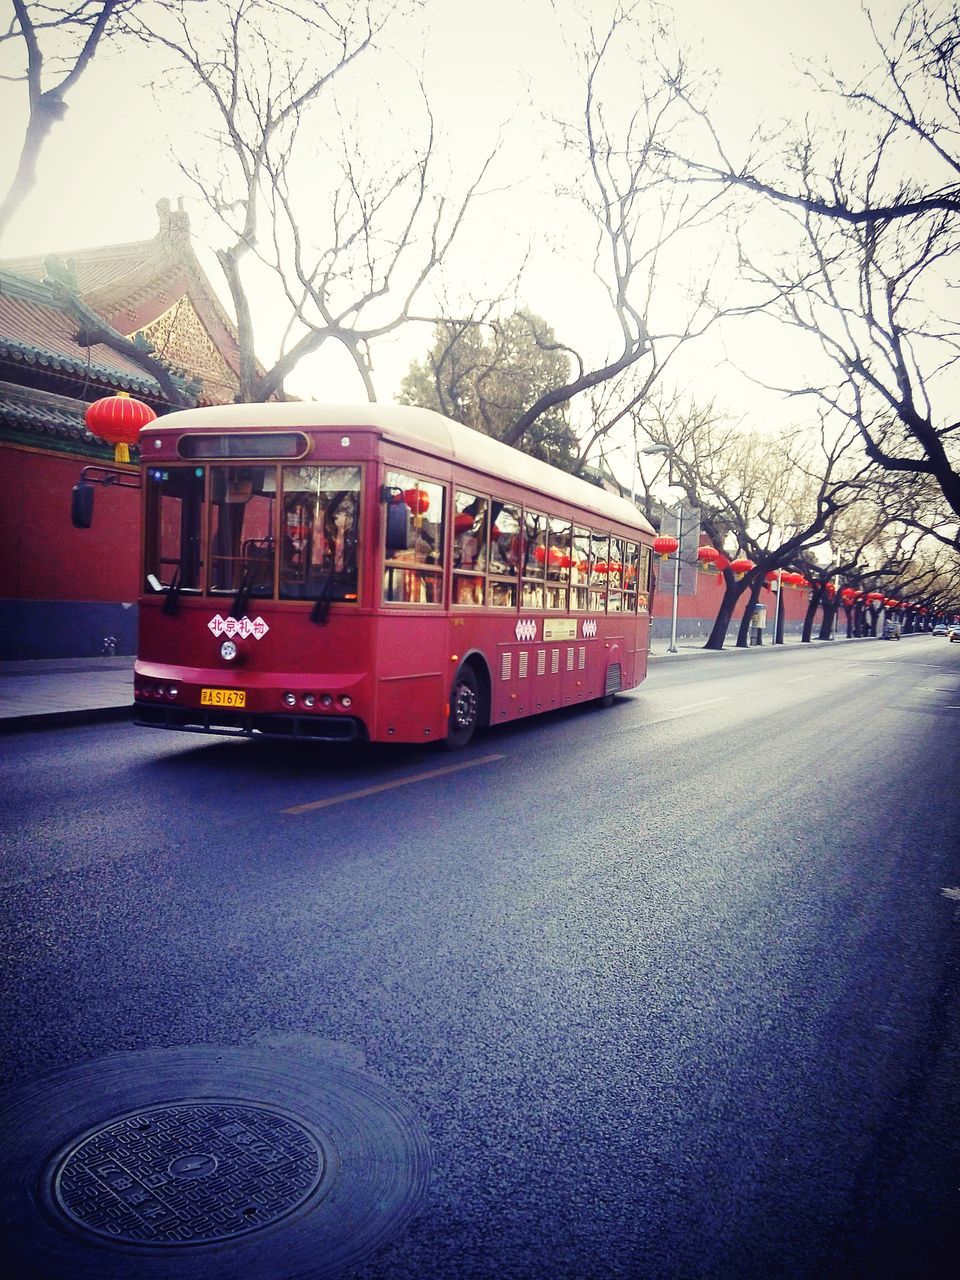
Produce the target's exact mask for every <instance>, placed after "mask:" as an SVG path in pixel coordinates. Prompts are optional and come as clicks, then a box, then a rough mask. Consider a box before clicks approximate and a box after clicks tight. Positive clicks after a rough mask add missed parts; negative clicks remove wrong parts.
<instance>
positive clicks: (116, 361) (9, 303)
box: [0, 272, 160, 396]
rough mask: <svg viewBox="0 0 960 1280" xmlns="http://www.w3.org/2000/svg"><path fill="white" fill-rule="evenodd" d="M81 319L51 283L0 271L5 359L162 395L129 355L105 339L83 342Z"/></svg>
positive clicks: (0, 342) (1, 354)
mask: <svg viewBox="0 0 960 1280" xmlns="http://www.w3.org/2000/svg"><path fill="white" fill-rule="evenodd" d="M80 327H81V326H80V323H79V321H78V319H77V317H76V316H75V315H73V314H72V313H71V311H70V309H69V305H68V304H67V303H66V302H65V301H64V300H63V299H62V298H59V297H57V295H56V293H55V291H54V290H53V289H51V288H49V287H48V286H45V285H35V284H29V283H26V282H24V281H21V280H18V279H17V278H16V277H14V276H11V275H9V274H7V273H5V272H0V359H3V360H6V361H11V362H13V363H15V364H19V365H28V366H36V367H38V368H41V369H47V370H49V371H51V372H56V373H62V374H66V375H68V376H73V377H78V378H89V379H91V380H92V381H94V382H96V383H99V384H105V385H109V386H116V387H121V388H123V389H125V390H138V391H140V392H141V393H142V394H144V395H149V396H157V395H159V394H160V386H159V384H158V383H157V381H156V380H155V379H154V378H152V377H150V375H149V374H147V373H145V372H144V371H143V370H142V369H140V368H139V367H138V366H137V365H136V364H134V363H133V361H131V360H130V359H129V358H128V357H127V356H125V355H121V354H119V353H118V352H115V351H113V350H112V349H111V348H110V347H107V346H105V345H104V344H103V343H96V344H94V345H93V346H89V347H86V346H81V345H80V343H79V342H78V341H77V334H78V332H79V330H80Z"/></svg>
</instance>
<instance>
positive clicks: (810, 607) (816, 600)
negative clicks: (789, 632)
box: [800, 582, 823, 644]
mask: <svg viewBox="0 0 960 1280" xmlns="http://www.w3.org/2000/svg"><path fill="white" fill-rule="evenodd" d="M822 599H823V583H822V582H818V583H817V585H816V587H815V588H814V590H813V591H811V592H810V599H809V601H808V602H807V612H806V613H805V614H804V618H803V631H802V632H801V634H800V643H801V644H809V643H810V641H811V639H812V638H813V620H814V618H815V617H816V616H817V610H818V609H819V608H820V601H821V600H822Z"/></svg>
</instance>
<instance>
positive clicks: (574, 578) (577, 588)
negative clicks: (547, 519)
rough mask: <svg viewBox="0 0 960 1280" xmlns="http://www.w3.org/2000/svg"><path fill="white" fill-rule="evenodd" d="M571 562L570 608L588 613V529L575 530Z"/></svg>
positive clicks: (577, 611)
mask: <svg viewBox="0 0 960 1280" xmlns="http://www.w3.org/2000/svg"><path fill="white" fill-rule="evenodd" d="M570 560H571V564H570V584H571V591H570V594H571V600H570V608H571V609H573V611H574V612H575V613H586V612H587V610H588V609H589V607H590V593H589V591H588V590H587V584H588V583H589V581H590V573H589V570H590V534H589V533H588V532H587V531H586V529H574V531H573V551H572V553H571V556H570Z"/></svg>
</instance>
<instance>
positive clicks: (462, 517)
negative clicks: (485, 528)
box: [453, 511, 474, 533]
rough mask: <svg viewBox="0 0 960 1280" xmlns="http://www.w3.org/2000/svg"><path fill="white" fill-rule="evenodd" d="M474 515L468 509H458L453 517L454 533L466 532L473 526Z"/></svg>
mask: <svg viewBox="0 0 960 1280" xmlns="http://www.w3.org/2000/svg"><path fill="white" fill-rule="evenodd" d="M473 521H474V517H473V516H472V515H470V513H469V512H468V511H458V512H457V514H456V515H455V516H454V517H453V530H454V533H466V531H467V530H468V529H472V528H473Z"/></svg>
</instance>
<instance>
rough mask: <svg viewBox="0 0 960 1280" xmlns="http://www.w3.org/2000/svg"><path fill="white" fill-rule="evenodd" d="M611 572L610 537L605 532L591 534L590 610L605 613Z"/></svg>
mask: <svg viewBox="0 0 960 1280" xmlns="http://www.w3.org/2000/svg"><path fill="white" fill-rule="evenodd" d="M609 572H610V539H609V538H608V537H607V535H606V534H605V533H591V534H590V612H591V613H603V612H604V611H605V610H606V607H607V575H608V574H609Z"/></svg>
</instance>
